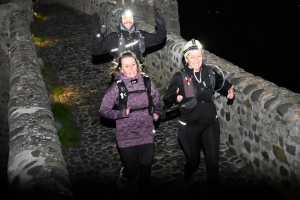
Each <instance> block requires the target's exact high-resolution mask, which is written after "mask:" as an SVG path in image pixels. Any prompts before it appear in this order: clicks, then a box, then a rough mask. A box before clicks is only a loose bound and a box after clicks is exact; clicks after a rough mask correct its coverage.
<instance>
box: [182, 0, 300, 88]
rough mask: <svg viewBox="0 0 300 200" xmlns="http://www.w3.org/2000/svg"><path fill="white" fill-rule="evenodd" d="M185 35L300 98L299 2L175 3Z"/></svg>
mask: <svg viewBox="0 0 300 200" xmlns="http://www.w3.org/2000/svg"><path fill="white" fill-rule="evenodd" d="M177 2H178V10H179V21H180V29H181V30H180V31H181V36H182V37H183V38H184V39H186V40H190V39H192V38H195V39H197V40H199V41H200V42H201V43H202V44H203V46H204V49H206V50H208V51H209V52H211V53H213V54H215V55H217V56H219V57H221V58H224V59H225V60H227V61H229V62H231V63H233V64H235V65H237V66H238V67H240V68H242V69H244V70H245V71H247V72H249V73H252V74H254V75H256V76H260V77H262V78H263V79H265V80H268V81H270V82H273V83H275V84H276V85H278V86H280V87H285V88H287V89H289V90H291V91H293V92H296V93H300V84H299V83H298V82H299V81H298V77H299V75H300V50H299V48H300V1H299V0H297V1H296V0H288V1H284V0H272V1H269V0H177Z"/></svg>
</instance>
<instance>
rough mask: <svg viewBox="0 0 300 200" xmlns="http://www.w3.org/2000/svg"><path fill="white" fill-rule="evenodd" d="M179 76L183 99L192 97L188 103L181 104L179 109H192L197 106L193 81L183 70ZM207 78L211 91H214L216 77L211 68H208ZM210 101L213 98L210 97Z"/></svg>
mask: <svg viewBox="0 0 300 200" xmlns="http://www.w3.org/2000/svg"><path fill="white" fill-rule="evenodd" d="M180 74H181V77H182V81H183V87H184V94H185V97H187V98H191V97H193V99H192V100H190V101H189V102H186V103H185V104H182V105H181V107H185V108H186V109H191V108H194V107H195V106H196V105H197V100H196V95H197V91H196V88H195V87H194V84H193V80H192V78H191V77H190V76H189V75H188V74H187V73H186V71H185V70H184V69H182V70H180ZM208 76H209V79H210V83H211V87H212V89H214V88H215V85H216V76H215V73H214V71H213V69H212V68H211V67H210V68H209V71H208ZM212 101H214V96H212Z"/></svg>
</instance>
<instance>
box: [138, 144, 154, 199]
mask: <svg viewBox="0 0 300 200" xmlns="http://www.w3.org/2000/svg"><path fill="white" fill-rule="evenodd" d="M153 155H154V144H153V143H151V144H144V145H140V146H138V160H139V189H140V192H141V193H143V194H145V195H146V194H147V193H148V191H149V189H150V187H151V167H152V161H153Z"/></svg>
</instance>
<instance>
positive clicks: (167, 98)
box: [163, 72, 182, 107]
mask: <svg viewBox="0 0 300 200" xmlns="http://www.w3.org/2000/svg"><path fill="white" fill-rule="evenodd" d="M179 73H180V72H178V73H176V74H174V75H173V77H172V80H171V83H170V85H169V87H168V90H167V92H166V94H165V95H164V97H163V101H164V104H165V105H166V106H168V107H170V106H172V105H173V104H174V103H178V102H177V94H178V88H180V85H179V83H181V82H182V81H181V80H180V77H181V75H180V74H179Z"/></svg>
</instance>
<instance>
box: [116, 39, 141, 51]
mask: <svg viewBox="0 0 300 200" xmlns="http://www.w3.org/2000/svg"><path fill="white" fill-rule="evenodd" d="M138 42H139V41H138V40H136V41H134V42H131V43H129V44H126V45H125V48H128V47H131V46H133V45H135V44H137V43H138ZM114 51H118V48H115V49H112V50H111V52H114Z"/></svg>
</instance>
